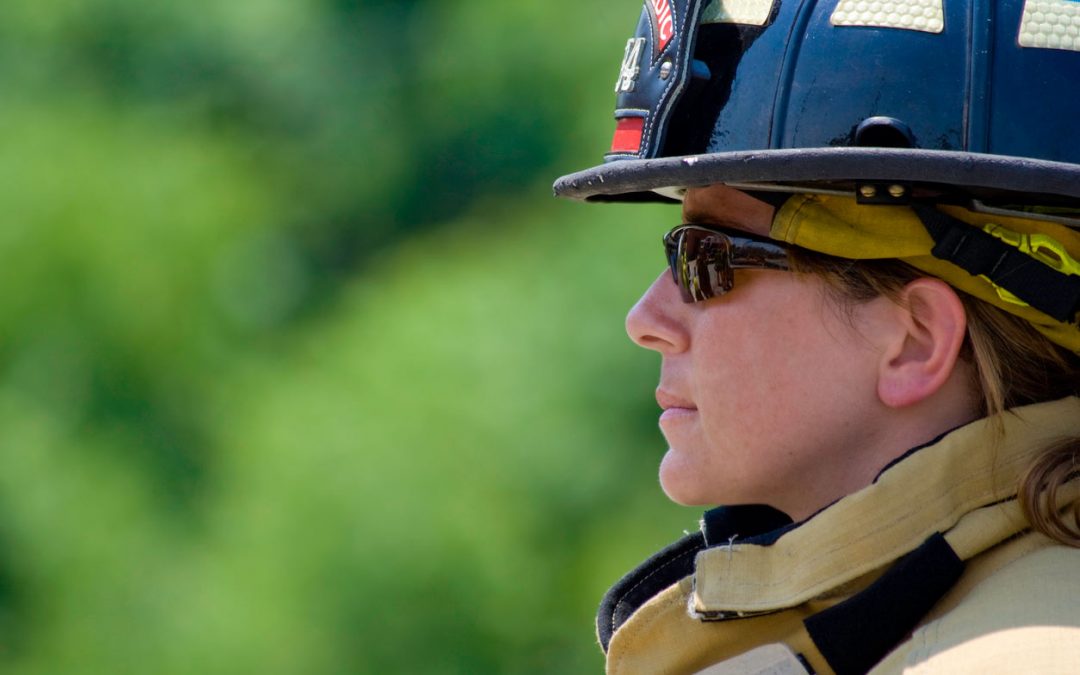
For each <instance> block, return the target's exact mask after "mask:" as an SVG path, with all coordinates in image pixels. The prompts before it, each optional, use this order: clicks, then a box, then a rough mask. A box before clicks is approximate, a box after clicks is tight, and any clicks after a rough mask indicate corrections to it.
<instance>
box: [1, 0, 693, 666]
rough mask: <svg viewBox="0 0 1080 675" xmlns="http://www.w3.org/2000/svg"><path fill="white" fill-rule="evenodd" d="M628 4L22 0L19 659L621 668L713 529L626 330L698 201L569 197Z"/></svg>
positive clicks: (5, 57) (9, 207) (4, 73)
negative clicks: (610, 663) (618, 203)
mask: <svg viewBox="0 0 1080 675" xmlns="http://www.w3.org/2000/svg"><path fill="white" fill-rule="evenodd" d="M611 4H612V3H603V2H600V1H599V0H597V1H596V2H592V3H585V4H580V3H579V4H575V5H563V6H560V5H551V4H548V3H538V2H522V3H505V4H503V5H497V6H493V5H492V4H491V3H487V2H480V1H479V0H459V1H457V2H442V3H436V2H433V1H419V0H414V1H412V2H393V3H391V2H367V3H358V2H355V0H352V1H350V0H325V1H321V2H316V1H314V0H310V1H308V2H295V1H293V2H285V1H283V0H260V1H259V2H251V1H243V0H238V1H236V2H230V3H211V2H190V3H183V4H176V3H164V4H162V3H139V2H136V1H135V0H87V1H86V2H80V3H70V2H69V3H65V2H59V3H34V2H30V1H29V0H9V1H8V2H5V3H4V4H3V5H2V6H0V85H2V86H3V87H4V88H5V89H6V91H7V92H8V96H6V97H5V99H6V101H7V102H6V103H5V105H4V106H3V107H2V108H0V140H2V141H3V145H2V147H3V151H2V152H0V176H2V178H3V180H0V204H2V205H3V207H4V216H5V217H4V223H3V227H0V280H2V283H3V286H2V287H3V288H4V289H5V291H6V292H4V293H2V294H0V329H2V332H0V335H2V336H3V338H2V340H0V466H3V467H4V470H3V471H2V472H0V668H2V669H3V670H4V671H5V672H15V673H56V672H64V673H82V672H86V673H125V672H140V673H141V672H146V671H148V670H149V671H151V672H160V673H191V672H207V673H232V672H252V671H257V672H268V673H278V672H279V673H301V672H302V673H355V672H372V673H376V672H378V673H381V672H432V673H444V672H445V673H459V672H461V673H464V672H469V673H472V672H514V673H542V672H543V673H547V672H580V671H586V670H596V669H598V668H599V663H600V659H599V654H598V650H597V649H596V647H595V646H594V644H593V641H592V637H591V634H592V625H591V622H592V612H593V609H594V607H595V604H596V602H597V600H598V599H599V596H600V594H601V593H602V592H603V590H604V589H605V588H606V586H607V585H608V584H610V583H611V582H612V581H613V580H614V579H615V578H617V576H618V575H619V574H621V573H622V572H623V571H625V569H626V568H627V567H629V566H630V565H632V564H634V563H635V562H637V561H638V560H639V559H640V558H641V557H642V556H644V555H646V554H647V553H649V552H650V551H651V550H652V549H653V548H655V547H656V546H658V545H661V544H663V543H665V542H666V541H667V540H668V539H670V538H672V537H673V536H675V535H677V534H678V532H679V529H680V528H681V527H682V525H683V524H684V522H688V521H690V520H691V519H692V517H693V514H689V513H686V512H684V511H682V510H680V509H676V508H674V507H672V506H670V505H668V504H666V502H665V501H664V499H663V497H662V495H660V492H659V489H658V488H657V487H656V486H655V470H656V463H657V460H658V458H659V454H660V451H661V450H662V445H661V443H662V441H661V440H660V437H659V434H658V432H657V431H656V428H655V418H656V411H655V406H654V404H653V403H652V401H651V390H652V386H653V384H654V382H655V372H654V371H655V365H656V364H655V359H653V358H650V357H649V356H647V355H645V354H643V353H640V352H639V350H636V349H635V348H634V347H633V346H632V345H630V344H629V342H628V341H627V340H626V339H625V336H623V335H622V328H621V323H622V317H623V314H624V313H625V310H626V308H627V307H628V306H629V305H630V304H631V303H632V302H633V300H634V298H635V297H636V293H637V292H638V291H639V290H640V289H641V288H643V287H644V286H645V285H646V284H647V283H648V281H649V280H650V279H651V278H652V276H653V275H654V274H655V273H657V272H658V271H659V269H660V265H661V262H660V255H659V247H658V237H659V234H660V232H661V231H662V230H663V225H664V224H665V221H669V220H671V219H672V218H674V217H676V214H675V213H674V212H672V211H671V210H670V209H664V208H660V207H655V208H645V207H640V206H635V207H615V206H609V207H598V206H584V205H579V204H563V203H553V201H552V200H551V199H550V197H549V196H548V195H549V190H548V188H547V185H548V184H549V183H550V179H551V178H552V177H553V176H554V175H557V173H558V172H560V171H566V170H572V169H575V168H579V167H581V166H585V165H587V164H588V163H591V162H593V161H594V160H595V159H596V158H598V157H599V154H600V152H601V151H602V148H603V145H604V141H605V139H606V137H607V134H608V133H610V128H611V122H610V111H609V106H610V103H611V94H610V82H609V79H610V77H609V76H610V75H611V74H612V72H613V69H614V68H615V66H617V63H618V57H619V56H620V55H621V47H620V43H621V41H622V38H623V33H624V32H625V30H628V29H629V28H630V27H631V23H632V21H633V19H634V16H632V13H633V9H634V8H628V7H618V6H614V7H611V6H609V5H611ZM628 11H629V12H630V13H629V14H628ZM568 17H572V20H570V18H568Z"/></svg>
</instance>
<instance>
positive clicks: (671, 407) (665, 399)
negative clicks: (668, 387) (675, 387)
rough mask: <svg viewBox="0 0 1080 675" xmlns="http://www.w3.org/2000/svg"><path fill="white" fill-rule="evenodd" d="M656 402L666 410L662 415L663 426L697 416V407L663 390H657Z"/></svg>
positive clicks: (661, 422)
mask: <svg viewBox="0 0 1080 675" xmlns="http://www.w3.org/2000/svg"><path fill="white" fill-rule="evenodd" d="M656 402H657V403H658V404H660V407H661V408H663V409H664V412H662V413H661V414H660V424H661V425H663V424H667V423H672V422H675V421H676V420H679V419H684V418H686V417H691V416H694V415H697V406H695V405H694V404H693V403H691V402H690V401H689V400H687V399H684V398H682V397H680V396H676V395H674V394H672V393H670V392H668V391H665V390H663V389H657V390H656Z"/></svg>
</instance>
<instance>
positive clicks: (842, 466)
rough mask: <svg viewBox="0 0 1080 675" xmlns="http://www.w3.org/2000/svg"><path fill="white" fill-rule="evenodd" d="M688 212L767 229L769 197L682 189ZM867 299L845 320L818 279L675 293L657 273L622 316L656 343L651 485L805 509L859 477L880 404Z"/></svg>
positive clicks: (667, 277)
mask: <svg viewBox="0 0 1080 675" xmlns="http://www.w3.org/2000/svg"><path fill="white" fill-rule="evenodd" d="M684 218H685V219H686V220H687V222H699V223H703V224H716V225H723V226H726V227H734V228H738V229H742V230H745V231H749V232H753V233H756V234H767V233H768V231H769V225H770V223H771V219H772V207H770V206H768V205H767V204H764V203H763V202H760V201H757V200H755V199H752V198H750V197H749V196H747V195H745V194H743V193H740V192H737V191H735V190H732V189H730V188H726V187H723V186H713V187H710V188H702V189H695V190H691V191H690V193H689V194H688V195H687V197H686V201H685V203H684ZM887 302H888V301H887V300H884V299H882V300H875V301H871V302H870V303H867V304H865V305H860V306H858V307H856V308H855V309H854V313H853V314H852V315H851V318H850V319H849V318H848V317H847V316H846V315H845V314H843V313H842V312H841V311H839V310H838V308H836V307H835V306H834V305H833V301H832V300H830V299H828V297H827V295H826V293H825V286H824V282H822V281H821V280H820V279H819V278H817V277H814V276H810V275H804V274H798V273H794V272H783V271H771V270H738V271H737V272H736V277H735V287H734V288H733V289H732V290H731V292H729V293H727V294H725V295H723V296H721V297H717V298H713V299H711V300H708V301H705V302H698V303H685V302H683V301H682V300H681V298H680V296H679V291H678V289H677V288H676V286H675V283H674V282H673V280H672V278H671V274H670V273H669V272H668V271H667V270H665V271H664V272H662V273H661V274H660V275H659V277H658V278H657V279H656V281H654V282H653V284H652V285H651V286H650V287H649V288H648V290H647V291H646V292H645V294H644V295H643V296H642V298H641V299H640V300H639V301H638V303H637V304H636V305H635V306H634V307H633V309H631V310H630V313H629V315H628V316H627V320H626V326H627V332H628V333H629V334H630V337H631V339H633V340H634V342H636V343H637V344H638V345H640V346H642V347H645V348H647V349H652V350H655V351H657V352H659V353H660V355H661V357H662V365H661V369H660V384H659V386H658V387H657V390H656V397H657V401H658V403H659V404H660V407H661V408H663V413H662V414H661V416H660V428H661V430H662V431H663V434H664V437H665V438H666V439H667V442H668V446H669V449H668V451H667V453H666V454H665V455H664V458H663V461H662V462H661V465H660V482H661V485H662V486H663V488H664V491H665V492H666V493H667V494H668V496H669V497H670V498H671V499H672V500H674V501H676V502H678V503H681V504H694V505H704V504H716V503H722V504H741V503H764V504H769V505H771V506H774V507H776V508H779V509H781V510H784V511H786V512H787V513H788V514H789V515H790V516H792V517H793V518H795V519H801V518H804V517H806V516H808V515H810V514H812V513H813V512H814V511H816V510H817V509H819V508H821V507H823V506H825V505H827V504H828V503H830V502H831V501H833V500H835V499H837V498H839V497H841V496H843V495H844V494H847V493H848V492H852V491H854V490H856V489H858V488H860V487H862V486H864V485H866V484H868V483H869V482H870V481H871V480H872V479H873V477H874V475H876V473H877V471H878V470H879V469H880V468H881V460H880V458H879V457H876V456H874V455H873V454H872V453H867V452H865V449H866V448H867V447H868V446H873V444H875V442H876V439H875V435H876V430H877V428H878V427H877V426H876V422H877V421H878V419H879V415H880V414H881V413H882V411H883V406H882V405H881V403H880V401H879V399H878V397H877V395H876V387H877V368H878V365H877V364H878V362H879V359H878V354H877V352H876V350H875V349H874V348H873V346H872V343H871V341H869V340H867V339H866V337H865V335H864V334H863V332H862V330H861V329H863V328H867V329H871V332H872V324H873V322H874V321H875V312H876V311H877V310H879V309H883V306H882V304H881V303H887Z"/></svg>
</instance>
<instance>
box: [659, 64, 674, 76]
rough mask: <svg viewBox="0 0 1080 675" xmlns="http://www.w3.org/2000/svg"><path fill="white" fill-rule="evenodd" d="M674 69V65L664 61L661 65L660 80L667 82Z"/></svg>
mask: <svg viewBox="0 0 1080 675" xmlns="http://www.w3.org/2000/svg"><path fill="white" fill-rule="evenodd" d="M673 67H674V66H673V65H672V63H671V61H664V62H663V63H662V64H660V79H661V80H666V79H668V78H669V77H671V69H672V68H673Z"/></svg>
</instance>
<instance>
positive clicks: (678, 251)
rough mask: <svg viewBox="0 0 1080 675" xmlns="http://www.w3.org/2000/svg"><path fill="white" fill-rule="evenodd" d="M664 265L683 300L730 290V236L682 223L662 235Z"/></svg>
mask: <svg viewBox="0 0 1080 675" xmlns="http://www.w3.org/2000/svg"><path fill="white" fill-rule="evenodd" d="M664 246H665V249H666V252H667V256H668V265H669V266H670V267H671V274H672V276H673V277H674V279H675V284H676V285H677V286H678V287H679V291H680V292H681V293H682V298H683V300H685V301H686V302H700V301H702V300H708V299H709V298H712V297H715V296H717V295H722V294H724V293H726V292H727V291H729V290H731V287H732V285H733V282H734V278H733V276H732V273H731V240H730V239H729V238H728V237H727V236H725V235H723V234H721V233H719V232H711V231H709V230H705V229H701V228H696V227H686V228H678V229H676V230H673V231H672V232H670V233H669V234H668V236H667V237H665V238H664Z"/></svg>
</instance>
